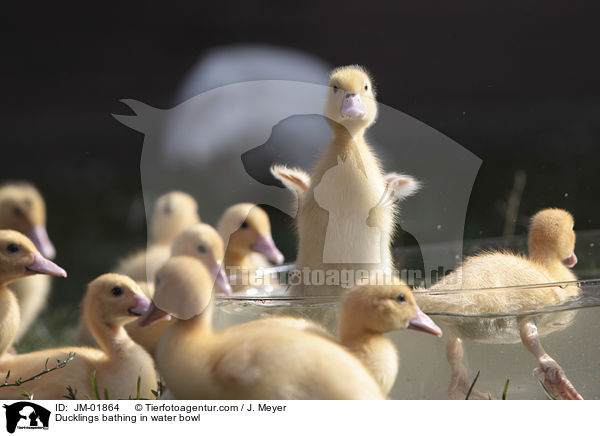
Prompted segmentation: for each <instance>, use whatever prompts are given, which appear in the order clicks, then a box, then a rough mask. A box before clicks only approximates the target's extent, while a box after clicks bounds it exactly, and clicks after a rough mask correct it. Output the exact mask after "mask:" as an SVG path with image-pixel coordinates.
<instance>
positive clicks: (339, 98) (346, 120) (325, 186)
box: [290, 66, 395, 295]
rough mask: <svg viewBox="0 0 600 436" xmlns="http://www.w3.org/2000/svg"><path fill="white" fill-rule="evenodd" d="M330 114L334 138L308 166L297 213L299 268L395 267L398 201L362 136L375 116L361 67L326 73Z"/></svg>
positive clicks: (303, 288)
mask: <svg viewBox="0 0 600 436" xmlns="http://www.w3.org/2000/svg"><path fill="white" fill-rule="evenodd" d="M329 86H330V91H329V94H328V97H327V103H326V106H325V115H326V116H327V118H328V122H329V125H330V126H331V129H332V131H333V138H332V140H331V142H330V143H329V145H328V146H327V147H326V148H325V149H324V150H323V152H322V153H321V155H320V156H319V158H318V160H317V162H316V164H315V166H314V168H313V169H312V170H311V172H310V180H311V183H310V185H309V186H308V189H307V190H306V193H305V195H304V196H303V197H302V198H301V199H300V202H299V210H298V216H297V220H296V222H297V228H298V256H297V260H296V267H297V268H298V269H299V270H304V269H305V268H308V269H310V270H320V271H331V270H338V271H341V270H344V269H352V270H357V269H361V270H368V271H391V269H392V266H393V263H392V256H391V251H390V243H391V236H392V233H393V231H394V221H395V220H394V214H395V208H394V204H393V202H389V201H386V197H387V195H388V194H387V192H386V181H385V178H384V175H383V172H382V170H381V166H380V163H379V160H378V159H377V157H376V156H375V154H374V153H373V151H372V150H371V148H370V146H369V144H368V143H367V141H366V140H365V136H364V135H365V131H366V129H367V128H368V127H369V126H371V125H372V124H373V123H374V122H375V119H376V117H377V102H376V100H375V93H374V89H373V84H372V80H371V78H370V77H369V75H368V74H367V72H366V71H365V70H364V69H363V68H361V67H359V66H348V67H341V68H337V69H335V70H333V71H332V73H331V76H330V79H329ZM342 291H343V288H342V287H341V286H336V285H316V284H308V285H307V284H304V283H303V284H301V285H298V286H295V287H293V288H292V289H291V290H290V292H291V293H292V294H299V295H328V294H339V293H341V292H342Z"/></svg>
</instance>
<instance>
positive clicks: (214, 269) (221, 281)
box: [210, 261, 232, 295]
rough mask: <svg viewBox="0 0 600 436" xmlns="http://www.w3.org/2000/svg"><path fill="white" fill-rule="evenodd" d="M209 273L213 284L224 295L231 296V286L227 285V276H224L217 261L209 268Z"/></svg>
mask: <svg viewBox="0 0 600 436" xmlns="http://www.w3.org/2000/svg"><path fill="white" fill-rule="evenodd" d="M210 273H211V274H212V276H213V278H214V279H215V284H216V285H217V286H218V287H219V289H221V290H222V291H223V292H224V293H225V294H227V295H231V293H232V291H231V285H230V284H229V280H227V276H226V275H225V271H224V270H223V268H222V267H221V262H220V261H217V262H215V263H214V264H213V265H212V266H211V267H210Z"/></svg>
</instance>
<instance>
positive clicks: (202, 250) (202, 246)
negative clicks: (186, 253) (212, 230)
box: [198, 245, 206, 253]
mask: <svg viewBox="0 0 600 436" xmlns="http://www.w3.org/2000/svg"><path fill="white" fill-rule="evenodd" d="M198 251H199V252H200V253H206V247H205V246H204V245H198Z"/></svg>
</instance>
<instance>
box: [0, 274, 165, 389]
mask: <svg viewBox="0 0 600 436" xmlns="http://www.w3.org/2000/svg"><path fill="white" fill-rule="evenodd" d="M149 307H150V300H149V299H148V298H147V297H146V296H144V294H143V292H142V290H141V289H140V287H139V286H138V285H137V283H136V282H134V281H133V280H132V279H130V278H129V277H126V276H123V275H120V274H104V275H102V276H100V277H98V278H97V279H95V280H94V281H92V282H91V283H90V284H89V285H88V289H87V292H86V296H85V298H84V300H83V316H84V319H85V320H86V322H87V324H88V327H89V329H90V331H91V332H92V334H93V335H94V338H95V340H96V342H97V343H98V344H99V345H100V349H96V348H88V347H63V348H55V349H49V350H40V351H35V352H32V353H27V354H20V355H7V356H6V358H4V359H3V360H2V361H0V376H1V377H2V378H3V379H4V377H6V373H7V372H8V370H10V371H11V376H10V378H9V383H11V382H14V380H16V379H17V378H18V377H22V378H26V377H31V376H32V375H34V374H37V373H39V372H41V371H42V370H43V369H44V365H45V363H46V362H47V359H48V360H49V361H50V362H54V361H55V360H61V361H62V360H65V359H66V358H67V357H68V356H69V353H72V352H74V353H76V356H75V359H74V360H73V361H72V362H70V363H69V364H68V366H67V367H66V368H65V369H61V370H59V371H54V372H51V373H47V374H44V375H43V376H42V377H41V378H40V379H38V380H33V381H31V382H28V383H27V388H26V389H27V391H28V392H32V393H33V395H34V397H35V398H36V399H39V400H60V399H63V396H64V395H66V393H67V390H66V387H67V386H71V387H73V388H74V389H76V390H77V396H78V398H79V399H85V398H94V393H93V390H92V385H91V374H92V373H93V372H95V374H96V385H97V389H98V392H101V393H103V392H105V390H106V391H107V392H108V395H109V397H110V399H126V398H128V397H129V396H132V397H134V398H135V396H136V392H137V382H138V377H140V395H141V397H142V398H153V397H154V396H153V394H152V390H156V388H157V383H156V372H155V368H154V362H153V360H152V357H150V355H149V354H148V353H147V352H146V351H145V350H144V349H143V348H142V347H141V346H140V345H138V344H136V343H135V342H134V341H132V340H131V338H130V337H129V336H128V335H127V332H126V331H125V329H124V325H125V324H127V323H129V322H132V321H133V320H135V319H137V318H138V317H140V316H141V315H142V314H143V313H145V311H146V310H147V309H148V308H149ZM22 390H23V388H22V387H14V388H12V387H11V388H3V389H1V390H0V398H3V399H17V398H21V397H22Z"/></svg>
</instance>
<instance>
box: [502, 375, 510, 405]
mask: <svg viewBox="0 0 600 436" xmlns="http://www.w3.org/2000/svg"><path fill="white" fill-rule="evenodd" d="M508 382H510V380H509V379H506V384H505V385H504V392H502V399H503V400H506V392H507V391H508Z"/></svg>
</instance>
